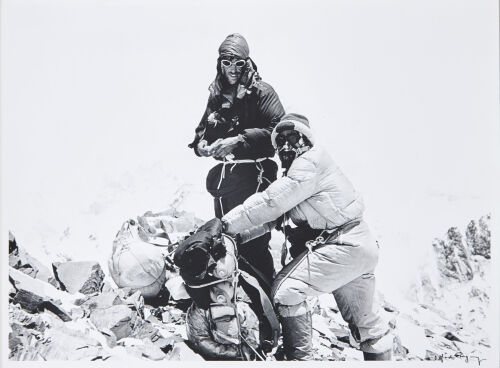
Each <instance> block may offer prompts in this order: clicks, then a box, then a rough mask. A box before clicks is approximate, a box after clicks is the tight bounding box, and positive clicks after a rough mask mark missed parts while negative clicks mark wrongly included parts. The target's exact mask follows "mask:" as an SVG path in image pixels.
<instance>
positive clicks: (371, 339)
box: [333, 272, 392, 360]
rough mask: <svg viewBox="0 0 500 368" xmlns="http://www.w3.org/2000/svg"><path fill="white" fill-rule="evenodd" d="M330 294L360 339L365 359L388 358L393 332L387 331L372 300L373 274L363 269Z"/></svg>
mask: <svg viewBox="0 0 500 368" xmlns="http://www.w3.org/2000/svg"><path fill="white" fill-rule="evenodd" d="M333 295H334V297H335V300H336V302H337V306H338V307H339V310H340V313H341V315H342V318H343V319H344V320H345V321H346V322H347V323H348V325H349V328H350V330H351V333H352V335H353V337H354V338H355V339H356V341H358V342H359V343H360V348H361V350H362V351H363V353H364V355H365V360H388V359H387V358H390V352H391V351H392V335H390V334H388V333H389V326H388V324H387V323H386V321H384V320H383V319H382V318H381V317H380V314H379V306H378V305H377V304H376V303H375V300H374V295H375V275H374V274H373V273H372V272H370V273H365V274H363V275H361V276H360V277H358V278H356V279H354V280H353V281H351V282H349V283H348V284H346V285H344V286H342V287H340V288H338V289H337V290H335V291H334V292H333ZM387 353H389V356H388V355H387ZM380 358H383V359H380Z"/></svg>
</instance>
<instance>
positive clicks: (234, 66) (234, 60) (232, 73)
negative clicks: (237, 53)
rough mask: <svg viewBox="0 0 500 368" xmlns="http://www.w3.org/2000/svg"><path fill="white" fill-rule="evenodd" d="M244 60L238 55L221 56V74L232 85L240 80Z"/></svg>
mask: <svg viewBox="0 0 500 368" xmlns="http://www.w3.org/2000/svg"><path fill="white" fill-rule="evenodd" d="M245 65H246V61H245V60H243V59H240V58H238V57H234V56H233V57H223V58H222V59H221V61H220V66H221V70H222V75H224V77H225V78H226V80H227V82H228V83H229V84H230V85H231V86H233V85H235V84H236V83H238V81H239V80H240V77H241V74H242V72H243V68H244V67H245Z"/></svg>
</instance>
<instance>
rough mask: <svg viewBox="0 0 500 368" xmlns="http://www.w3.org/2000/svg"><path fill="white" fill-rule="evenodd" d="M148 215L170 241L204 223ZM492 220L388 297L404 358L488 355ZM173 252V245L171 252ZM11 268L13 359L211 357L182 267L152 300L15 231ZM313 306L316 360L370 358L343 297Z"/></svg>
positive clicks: (457, 237) (448, 241)
mask: <svg viewBox="0 0 500 368" xmlns="http://www.w3.org/2000/svg"><path fill="white" fill-rule="evenodd" d="M138 220H139V221H142V225H143V226H144V227H145V228H146V229H149V230H148V233H149V235H154V233H155V229H157V228H162V229H163V230H167V232H168V233H169V234H171V236H170V239H167V243H171V241H172V240H174V241H175V238H176V237H179V236H182V235H183V234H185V233H186V232H188V231H189V230H191V229H193V228H194V227H195V226H197V225H199V223H200V220H199V219H196V217H195V216H194V215H193V214H186V213H182V212H179V211H176V210H167V211H164V212H162V213H159V214H153V213H146V214H145V216H142V217H141V218H140V219H138ZM488 221H489V216H484V217H482V218H481V219H480V220H479V221H478V222H477V223H476V221H474V220H473V221H471V222H470V223H469V225H468V226H467V228H466V229H465V232H464V234H465V236H462V233H461V232H460V231H459V229H457V228H455V227H452V228H450V229H449V230H448V231H447V232H446V235H445V237H444V238H443V239H436V240H435V241H434V243H433V248H434V251H435V255H436V257H435V259H436V269H437V275H438V276H437V277H436V274H433V273H430V272H428V270H427V269H425V268H424V269H423V270H422V273H421V275H420V278H419V282H418V283H416V285H414V288H413V289H412V293H413V294H414V295H413V296H414V297H413V298H409V299H408V300H407V301H405V302H402V301H397V302H395V301H390V300H386V298H384V296H383V295H382V294H379V295H378V299H379V302H380V303H381V305H382V307H383V312H382V313H383V317H384V318H386V319H387V320H388V321H390V325H391V327H392V334H393V335H394V341H395V345H394V359H395V360H443V361H444V360H450V359H460V360H467V361H477V362H479V363H480V362H482V361H484V359H486V357H487V356H488V353H489V349H490V345H489V338H488V336H487V334H486V332H485V321H486V318H487V308H488V305H489V296H488V295H489V293H490V286H489V279H488V270H489V258H490V232H489V226H488ZM476 224H477V225H476ZM147 235H148V234H147ZM464 238H465V241H464ZM171 249H172V248H171V247H169V246H167V247H165V248H164V250H165V254H168V252H169V251H171ZM9 266H10V268H9V281H10V284H11V287H10V290H9V320H10V332H9V349H10V353H9V359H11V360H90V361H96V360H106V361H109V360H125V359H127V360H130V359H137V360H202V358H201V357H200V356H199V355H198V354H196V353H194V352H193V351H192V350H191V349H190V348H189V346H188V343H187V341H186V332H185V326H184V323H185V312H186V309H187V307H188V305H189V300H187V299H186V296H187V295H186V293H185V292H184V291H183V287H182V280H181V279H180V277H179V276H178V275H177V273H176V270H175V268H173V267H170V268H169V271H168V272H169V275H168V277H167V279H168V281H167V282H166V291H165V292H164V293H163V294H161V295H159V296H158V297H157V298H155V299H154V300H144V298H143V297H142V296H141V295H140V293H138V292H134V291H133V290H131V289H130V288H117V287H116V286H115V285H114V284H113V283H112V281H110V280H109V279H108V278H107V277H105V272H103V269H102V268H101V267H102V266H105V265H100V264H99V263H98V262H78V261H75V262H54V263H53V264H52V265H51V266H52V267H51V268H52V269H51V268H49V267H47V266H45V265H43V264H41V263H40V262H38V261H37V260H36V259H34V258H33V257H31V256H30V255H29V254H28V253H27V252H26V251H25V250H23V248H22V246H20V245H19V244H17V242H16V240H15V238H14V236H13V235H12V234H10V238H9ZM464 301H465V302H464ZM309 302H310V304H311V307H312V309H313V311H314V314H313V339H314V348H315V359H317V360H348V361H349V360H362V359H363V356H362V353H361V351H359V350H358V346H357V344H356V342H355V341H354V340H353V339H352V337H351V335H350V332H349V328H348V326H347V324H346V323H345V322H344V320H343V319H342V317H341V316H340V313H339V310H338V308H337V306H336V303H335V300H334V298H333V296H332V295H323V296H321V297H319V298H314V299H311V300H310V301H309ZM450 305H453V306H455V308H450ZM277 356H279V354H277ZM269 359H270V360H273V359H275V358H273V357H270V358H269Z"/></svg>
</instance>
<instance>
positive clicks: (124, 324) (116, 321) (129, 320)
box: [90, 305, 137, 340]
mask: <svg viewBox="0 0 500 368" xmlns="http://www.w3.org/2000/svg"><path fill="white" fill-rule="evenodd" d="M136 319H137V313H136V312H134V311H132V310H131V309H130V308H129V307H127V306H126V305H114V306H112V307H109V308H106V309H96V310H94V311H93V312H92V314H91V315H90V320H91V321H92V323H93V324H94V325H95V326H96V327H97V329H98V330H100V331H107V330H109V331H111V332H112V333H113V334H114V335H115V336H116V339H117V340H120V339H121V338H124V337H128V336H129V335H130V334H131V333H132V331H133V328H134V324H135V321H136Z"/></svg>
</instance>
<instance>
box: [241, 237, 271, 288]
mask: <svg viewBox="0 0 500 368" xmlns="http://www.w3.org/2000/svg"><path fill="white" fill-rule="evenodd" d="M270 240H271V234H269V233H268V234H265V235H263V236H260V237H258V238H256V239H253V240H251V241H249V242H247V243H245V244H241V245H240V246H239V247H238V252H239V254H240V255H241V256H242V257H244V258H245V260H247V261H248V263H250V264H251V265H252V267H255V268H256V269H257V270H258V271H259V273H261V274H262V276H263V277H264V279H265V283H266V285H267V286H270V285H271V283H272V280H273V278H274V262H273V256H272V255H271V251H270V250H269V241H270ZM243 267H244V266H243ZM249 273H250V274H253V272H249ZM259 278H260V277H259Z"/></svg>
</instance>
